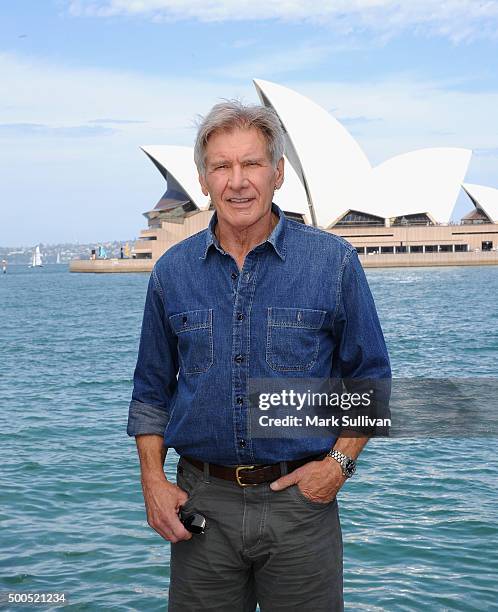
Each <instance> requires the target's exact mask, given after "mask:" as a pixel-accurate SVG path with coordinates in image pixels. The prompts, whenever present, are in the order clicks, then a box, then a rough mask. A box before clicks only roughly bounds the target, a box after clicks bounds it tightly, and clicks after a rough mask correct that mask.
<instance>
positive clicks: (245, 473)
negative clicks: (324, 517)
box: [183, 455, 323, 487]
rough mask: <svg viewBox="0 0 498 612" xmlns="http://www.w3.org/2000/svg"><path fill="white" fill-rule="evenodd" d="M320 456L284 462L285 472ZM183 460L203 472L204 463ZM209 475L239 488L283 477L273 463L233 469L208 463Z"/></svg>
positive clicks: (278, 467) (278, 466) (241, 466)
mask: <svg viewBox="0 0 498 612" xmlns="http://www.w3.org/2000/svg"><path fill="white" fill-rule="evenodd" d="M322 456H323V455H314V456H313V457H305V458H304V459H296V461H285V462H284V463H286V464H287V472H292V470H295V469H296V468H298V467H301V466H302V465H304V464H305V463H309V462H310V461H315V460H317V459H321V458H322ZM183 459H184V460H185V461H186V462H187V463H190V464H191V465H193V466H194V467H196V468H197V469H198V470H204V463H203V462H202V461H198V460H197V459H192V458H191V457H185V456H183ZM209 474H210V475H211V476H214V477H215V478H222V479H223V480H230V481H232V482H236V483H237V484H238V485H240V486H241V487H248V486H251V485H258V484H263V483H265V482H273V481H274V480H277V478H280V476H283V472H282V470H281V466H280V463H273V464H271V465H237V466H234V467H228V466H226V465H217V464H216V463H210V464H209Z"/></svg>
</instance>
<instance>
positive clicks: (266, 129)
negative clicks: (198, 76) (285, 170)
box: [194, 100, 285, 176]
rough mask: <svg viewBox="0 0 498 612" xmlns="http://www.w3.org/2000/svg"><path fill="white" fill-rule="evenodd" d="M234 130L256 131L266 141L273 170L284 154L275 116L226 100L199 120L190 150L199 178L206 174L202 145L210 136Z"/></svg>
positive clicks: (279, 127)
mask: <svg viewBox="0 0 498 612" xmlns="http://www.w3.org/2000/svg"><path fill="white" fill-rule="evenodd" d="M235 128H243V129H250V128H256V129H258V130H260V132H262V134H263V136H264V137H265V138H266V142H267V144H268V154H269V156H270V159H271V163H272V165H273V167H274V168H276V167H277V163H278V162H279V160H280V159H281V158H282V157H283V154H284V149H285V135H284V131H283V128H282V126H281V124H280V120H279V118H278V116H277V114H276V112H275V111H274V110H273V109H271V108H267V107H266V106H260V105H257V104H251V105H245V104H242V102H240V101H239V100H226V101H225V102H220V103H219V104H215V105H214V106H213V108H212V109H211V110H210V111H209V113H208V114H207V115H206V116H205V117H201V121H200V123H199V126H198V129H197V137H196V139H195V146H194V161H195V165H196V166H197V171H198V172H199V174H200V175H202V176H203V175H205V173H206V145H207V142H208V140H209V137H210V136H211V135H212V134H213V133H214V132H218V131H227V132H230V131H231V130H233V129H235Z"/></svg>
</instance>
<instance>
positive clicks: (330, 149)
mask: <svg viewBox="0 0 498 612" xmlns="http://www.w3.org/2000/svg"><path fill="white" fill-rule="evenodd" d="M254 84H255V86H256V91H257V92H258V95H259V97H260V99H261V102H262V103H263V104H265V105H266V106H270V107H271V108H273V109H274V110H275V111H276V113H277V114H278V116H279V117H280V121H281V122H282V124H283V126H284V129H285V131H286V140H287V143H286V145H287V146H286V156H287V158H288V159H289V161H290V162H291V164H292V165H293V167H294V169H295V171H296V172H297V175H298V176H299V178H300V179H301V181H302V183H303V185H304V187H305V190H306V192H307V194H308V199H309V203H310V206H311V208H312V211H311V214H312V217H313V219H314V221H315V223H316V225H319V226H321V227H327V226H328V225H329V223H330V222H331V220H332V219H333V218H335V217H337V216H338V214H339V213H340V212H342V211H344V210H345V209H347V208H349V207H348V206H344V199H345V197H347V196H349V194H350V190H351V185H354V184H355V182H356V181H357V180H358V173H361V174H362V175H364V174H367V173H368V171H369V170H370V163H369V161H368V159H367V157H366V155H365V153H364V152H363V151H362V149H361V147H360V146H359V144H358V143H357V142H356V140H354V138H352V137H351V135H350V134H349V132H348V131H347V130H346V129H345V128H344V127H343V126H342V125H341V124H340V123H339V122H338V121H337V120H336V119H335V118H334V117H332V115H330V114H329V113H328V112H327V111H326V110H325V109H323V108H322V107H321V106H319V105H318V104H315V102H312V101H311V100H310V99H309V98H306V97H305V96H302V95H301V94H298V93H297V92H295V91H293V90H292V89H288V88H287V87H283V86H282V85H277V84H276V83H271V82H269V81H263V80H261V79H255V80H254Z"/></svg>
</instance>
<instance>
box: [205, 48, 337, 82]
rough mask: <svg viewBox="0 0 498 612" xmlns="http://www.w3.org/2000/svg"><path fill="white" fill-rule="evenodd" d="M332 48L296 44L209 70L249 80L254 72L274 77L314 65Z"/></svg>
mask: <svg viewBox="0 0 498 612" xmlns="http://www.w3.org/2000/svg"><path fill="white" fill-rule="evenodd" d="M332 50H333V47H331V46H326V45H310V44H308V45H298V46H296V47H293V48H292V49H281V50H280V51H278V52H276V51H274V50H272V51H268V52H267V53H263V54H261V53H259V54H257V55H256V56H255V57H252V58H251V59H248V60H241V61H238V62H235V63H233V64H226V65H224V66H221V67H219V68H213V69H212V70H210V71H209V72H210V74H213V75H218V76H223V77H228V78H231V79H245V80H251V79H252V78H253V75H255V74H257V75H258V76H259V77H261V78H274V77H276V76H280V75H282V74H288V73H291V72H299V71H302V70H304V69H306V68H309V67H311V66H316V65H317V64H319V63H320V62H321V61H322V60H324V59H326V58H327V57H328V56H329V54H330V52H331V51H332Z"/></svg>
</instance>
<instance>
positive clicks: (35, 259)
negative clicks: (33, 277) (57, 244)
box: [29, 245, 43, 268]
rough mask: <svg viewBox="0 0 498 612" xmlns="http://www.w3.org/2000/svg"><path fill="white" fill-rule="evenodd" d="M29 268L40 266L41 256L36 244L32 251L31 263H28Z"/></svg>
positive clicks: (41, 264)
mask: <svg viewBox="0 0 498 612" xmlns="http://www.w3.org/2000/svg"><path fill="white" fill-rule="evenodd" d="M29 267H30V268H42V267H43V262H42V256H41V253H40V247H39V246H38V245H37V246H36V249H35V250H34V251H33V257H32V258H31V263H30V265H29Z"/></svg>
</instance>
